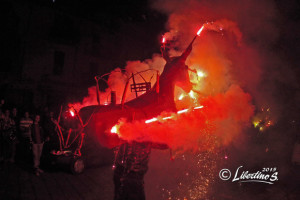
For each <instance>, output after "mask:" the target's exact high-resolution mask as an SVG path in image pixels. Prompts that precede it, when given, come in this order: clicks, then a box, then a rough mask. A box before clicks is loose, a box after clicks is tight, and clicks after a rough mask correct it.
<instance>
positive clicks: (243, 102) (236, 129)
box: [118, 85, 254, 151]
mask: <svg viewBox="0 0 300 200" xmlns="http://www.w3.org/2000/svg"><path fill="white" fill-rule="evenodd" d="M250 100H251V98H250V95H249V94H246V93H244V92H243V91H242V90H241V88H240V87H238V86H236V85H233V86H231V87H230V88H229V90H228V91H227V92H226V93H224V94H217V95H215V96H209V97H205V98H202V99H201V102H200V103H201V105H203V108H202V107H201V109H194V110H190V111H187V112H182V113H181V114H175V113H174V114H172V113H162V115H161V116H159V117H157V119H158V120H151V122H149V120H148V121H146V122H145V120H141V121H134V122H132V123H128V122H126V121H124V120H121V121H120V123H119V127H118V132H119V133H118V134H119V136H120V137H121V138H122V139H125V140H129V141H132V140H135V141H151V142H158V143H164V144H168V145H169V147H170V148H172V149H174V150H179V151H187V150H192V151H199V150H201V151H203V150H209V149H211V148H214V147H215V145H216V143H218V144H219V145H224V144H228V143H229V142H230V141H231V140H232V139H233V138H234V137H236V136H237V135H238V134H239V133H240V131H241V129H242V127H243V126H245V125H249V120H250V117H251V116H252V114H253V111H254V108H253V106H251V103H250ZM183 111H185V110H183ZM167 116H172V117H168V119H165V118H167ZM160 119H161V120H160Z"/></svg>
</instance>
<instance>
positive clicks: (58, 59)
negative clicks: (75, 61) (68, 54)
mask: <svg viewBox="0 0 300 200" xmlns="http://www.w3.org/2000/svg"><path fill="white" fill-rule="evenodd" d="M64 63H65V53H64V52H62V51H55V52H54V67H53V74H54V75H61V74H62V72H63V68H64Z"/></svg>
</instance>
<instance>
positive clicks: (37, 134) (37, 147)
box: [31, 114, 48, 176]
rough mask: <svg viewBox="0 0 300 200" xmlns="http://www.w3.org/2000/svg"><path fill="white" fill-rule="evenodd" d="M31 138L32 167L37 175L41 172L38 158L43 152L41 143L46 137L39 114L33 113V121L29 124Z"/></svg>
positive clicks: (42, 143)
mask: <svg viewBox="0 0 300 200" xmlns="http://www.w3.org/2000/svg"><path fill="white" fill-rule="evenodd" d="M31 138H32V153H33V167H34V172H35V175H37V176H39V175H40V173H43V170H41V169H40V159H41V156H42V152H43V145H44V142H45V141H46V140H48V138H47V137H46V135H45V133H44V131H43V129H42V127H41V125H40V115H38V114H37V115H35V118H34V123H33V124H32V126H31Z"/></svg>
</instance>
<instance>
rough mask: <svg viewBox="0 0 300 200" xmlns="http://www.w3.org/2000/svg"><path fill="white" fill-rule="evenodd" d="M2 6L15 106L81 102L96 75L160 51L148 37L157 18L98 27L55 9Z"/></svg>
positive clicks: (4, 68)
mask: <svg viewBox="0 0 300 200" xmlns="http://www.w3.org/2000/svg"><path fill="white" fill-rule="evenodd" d="M3 3H4V6H2V8H1V9H2V11H3V12H2V13H4V15H5V17H4V18H2V22H3V23H2V24H4V35H5V36H4V37H3V38H2V39H1V40H2V45H1V46H2V50H4V51H3V52H5V54H3V55H2V58H1V60H0V62H1V63H0V64H1V71H0V78H1V80H0V89H1V98H4V99H6V101H7V102H10V103H11V104H16V105H24V106H26V107H43V106H46V105H48V106H50V107H51V106H59V105H60V104H62V103H67V102H70V101H75V100H77V101H78V100H80V98H82V97H83V96H84V95H86V92H87V87H89V86H91V85H92V84H93V83H94V76H95V75H97V74H103V73H107V72H109V71H111V69H112V68H114V67H123V66H124V65H125V61H126V60H130V59H143V58H147V56H149V55H151V54H152V53H153V50H154V49H155V48H157V46H154V48H153V47H152V49H151V48H149V46H148V47H147V45H149V44H150V43H152V46H153V39H152V41H151V40H149V39H148V40H147V38H146V41H147V42H145V38H143V37H145V33H144V30H145V28H146V27H147V26H151V24H152V25H154V24H156V22H155V19H154V18H155V16H154V15H152V18H151V17H148V18H147V16H145V15H142V16H141V19H142V20H135V21H134V19H131V18H130V17H129V18H126V19H123V18H122V17H119V18H109V19H106V18H104V19H102V18H101V19H100V22H101V23H99V20H98V21H97V20H91V19H90V18H84V17H81V16H78V15H74V14H72V13H70V12H65V10H64V9H63V8H57V7H55V6H54V5H50V6H49V5H48V4H47V5H40V4H37V3H32V2H31V3H28V2H27V3H24V2H23V3H22V1H4V2H3ZM53 4H54V2H53ZM100 14H101V13H100ZM102 14H103V13H102ZM153 16H154V17H153ZM98 19H99V18H98ZM112 19H113V20H112ZM101 20H102V21H101ZM157 27H159V26H157V24H156V28H157ZM161 27H162V25H160V27H159V28H161ZM150 30H152V31H150V36H149V37H151V38H155V35H153V33H154V32H155V31H153V28H152V29H150ZM155 34H156V35H158V34H157V32H155ZM129 47H130V48H131V50H129V49H128V48H129ZM133 47H134V48H135V47H136V49H133ZM150 52H151V53H150ZM122 65H123V66H122Z"/></svg>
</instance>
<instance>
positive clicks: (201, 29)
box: [197, 24, 204, 36]
mask: <svg viewBox="0 0 300 200" xmlns="http://www.w3.org/2000/svg"><path fill="white" fill-rule="evenodd" d="M203 29H204V24H203V25H202V27H201V28H200V29H199V31H198V32H197V35H198V36H200V34H201V32H202V31H203Z"/></svg>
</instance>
